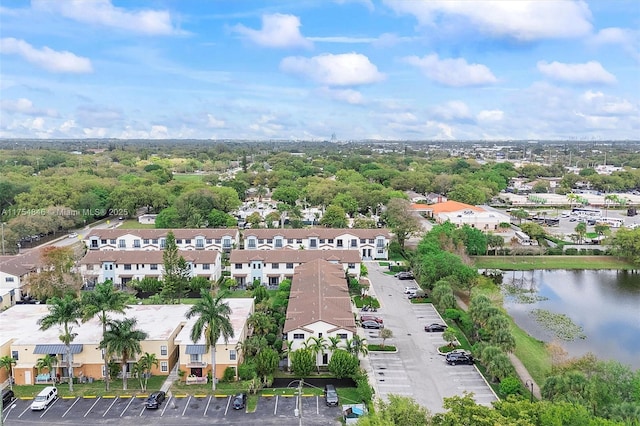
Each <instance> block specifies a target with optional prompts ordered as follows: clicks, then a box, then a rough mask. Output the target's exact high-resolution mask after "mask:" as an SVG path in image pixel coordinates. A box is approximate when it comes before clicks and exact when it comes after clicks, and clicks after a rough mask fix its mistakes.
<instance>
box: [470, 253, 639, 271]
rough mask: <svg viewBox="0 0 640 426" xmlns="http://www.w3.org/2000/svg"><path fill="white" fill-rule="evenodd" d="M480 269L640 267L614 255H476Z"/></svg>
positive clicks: (475, 265) (618, 268) (528, 269)
mask: <svg viewBox="0 0 640 426" xmlns="http://www.w3.org/2000/svg"><path fill="white" fill-rule="evenodd" d="M472 259H473V262H474V267H476V268H478V269H502V270H509V271H530V270H533V269H617V270H634V269H640V265H635V264H633V263H631V262H629V261H627V260H625V259H621V258H618V257H613V256H566V255H565V256H474V257H473V258H472Z"/></svg>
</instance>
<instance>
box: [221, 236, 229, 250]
mask: <svg viewBox="0 0 640 426" xmlns="http://www.w3.org/2000/svg"><path fill="white" fill-rule="evenodd" d="M222 248H227V249H228V248H231V239H230V238H225V239H224V240H223V241H222Z"/></svg>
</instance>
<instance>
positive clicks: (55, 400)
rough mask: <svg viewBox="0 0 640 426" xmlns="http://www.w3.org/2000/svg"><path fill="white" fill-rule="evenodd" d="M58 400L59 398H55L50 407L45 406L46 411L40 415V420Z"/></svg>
mask: <svg viewBox="0 0 640 426" xmlns="http://www.w3.org/2000/svg"><path fill="white" fill-rule="evenodd" d="M59 400H60V398H59V397H56V399H54V400H53V403H52V404H51V405H48V406H47V409H46V410H44V412H43V413H42V414H41V415H40V418H43V417H44V415H45V414H47V411H49V409H51V407H53V406H54V405H56V402H58V401H59Z"/></svg>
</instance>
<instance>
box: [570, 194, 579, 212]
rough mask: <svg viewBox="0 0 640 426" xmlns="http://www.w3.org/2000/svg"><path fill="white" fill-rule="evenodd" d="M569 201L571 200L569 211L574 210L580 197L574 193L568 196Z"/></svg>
mask: <svg viewBox="0 0 640 426" xmlns="http://www.w3.org/2000/svg"><path fill="white" fill-rule="evenodd" d="M567 200H569V210H572V209H573V203H574V202H578V201H579V200H580V196H579V195H578V194H574V193H573V192H570V193H569V194H567Z"/></svg>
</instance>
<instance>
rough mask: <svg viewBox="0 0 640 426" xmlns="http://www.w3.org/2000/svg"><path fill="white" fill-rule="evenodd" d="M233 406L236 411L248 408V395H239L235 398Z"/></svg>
mask: <svg viewBox="0 0 640 426" xmlns="http://www.w3.org/2000/svg"><path fill="white" fill-rule="evenodd" d="M232 405H233V409H234V410H242V409H243V408H244V407H246V406H247V394H246V393H239V394H237V395H236V396H234V397H233V403H232Z"/></svg>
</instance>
